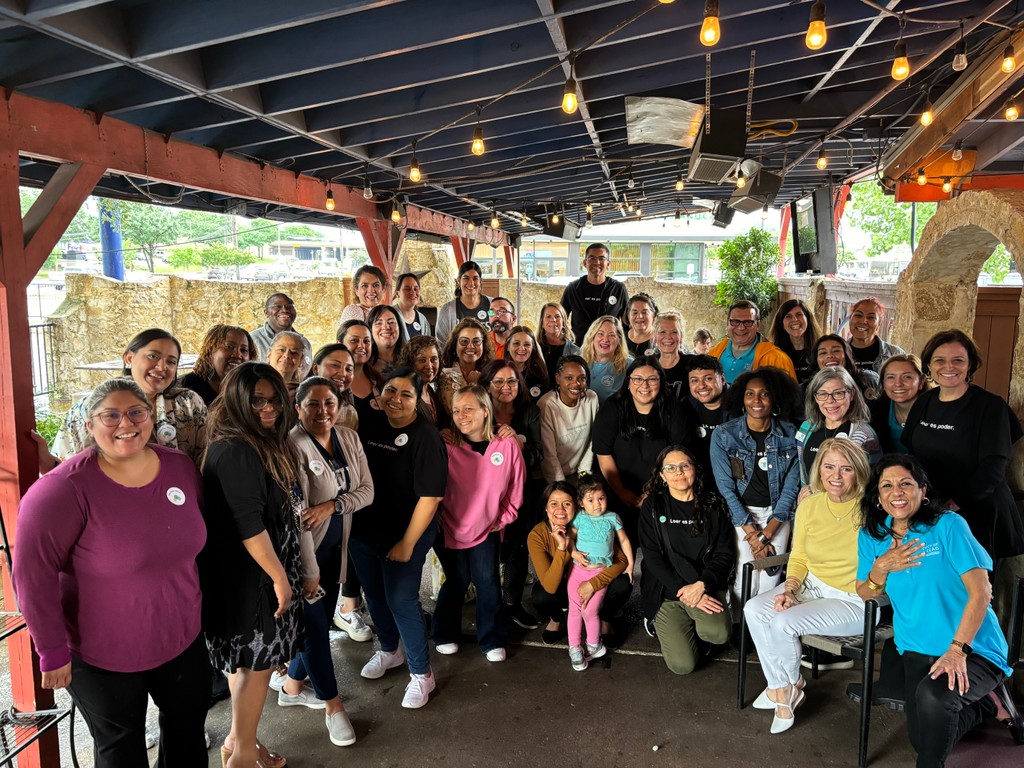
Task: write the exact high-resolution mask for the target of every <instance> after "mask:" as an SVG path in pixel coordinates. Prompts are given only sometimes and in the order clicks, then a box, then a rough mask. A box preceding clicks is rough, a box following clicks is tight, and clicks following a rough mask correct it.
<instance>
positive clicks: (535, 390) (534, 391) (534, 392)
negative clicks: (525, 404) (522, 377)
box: [530, 387, 540, 397]
mask: <svg viewBox="0 0 1024 768" xmlns="http://www.w3.org/2000/svg"><path fill="white" fill-rule="evenodd" d="M530 397H540V387H530Z"/></svg>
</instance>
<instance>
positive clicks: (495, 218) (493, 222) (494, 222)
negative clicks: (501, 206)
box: [491, 213, 501, 229]
mask: <svg viewBox="0 0 1024 768" xmlns="http://www.w3.org/2000/svg"><path fill="white" fill-rule="evenodd" d="M500 226H501V222H500V221H498V214H496V213H492V214H491V229H498V228H499V227H500Z"/></svg>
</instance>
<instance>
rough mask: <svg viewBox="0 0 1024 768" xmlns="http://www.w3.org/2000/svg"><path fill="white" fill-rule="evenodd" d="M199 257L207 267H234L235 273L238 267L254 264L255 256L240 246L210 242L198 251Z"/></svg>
mask: <svg viewBox="0 0 1024 768" xmlns="http://www.w3.org/2000/svg"><path fill="white" fill-rule="evenodd" d="M199 259H200V261H201V262H202V265H203V266H204V267H206V268H207V269H210V268H212V267H234V268H235V273H236V275H237V273H238V268H239V267H244V266H246V265H247V264H254V263H255V262H256V261H258V259H257V257H256V256H254V255H253V254H251V253H249V251H243V250H242V249H241V248H232V247H231V246H230V245H224V244H223V243H211V244H210V245H208V246H207V247H206V248H203V249H201V250H200V251H199Z"/></svg>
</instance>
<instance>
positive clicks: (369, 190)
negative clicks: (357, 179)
mask: <svg viewBox="0 0 1024 768" xmlns="http://www.w3.org/2000/svg"><path fill="white" fill-rule="evenodd" d="M363 179H364V180H363V200H373V187H371V186H370V164H369V163H367V164H366V165H364V166H363Z"/></svg>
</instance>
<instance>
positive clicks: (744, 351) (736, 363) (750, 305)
mask: <svg viewBox="0 0 1024 768" xmlns="http://www.w3.org/2000/svg"><path fill="white" fill-rule="evenodd" d="M726 317H728V327H729V331H728V333H729V338H727V339H723V340H722V341H721V342H719V343H718V344H716V345H715V346H714V347H712V349H711V351H710V352H708V354H709V355H711V356H713V357H717V358H718V359H719V360H721V361H722V370H723V371H725V381H726V383H728V384H732V383H733V382H734V381H735V380H736V377H737V376H739V375H740V374H741V373H744V372H745V371H752V370H755V369H757V368H763V367H765V366H767V365H770V366H774V367H775V368H781V369H782V370H783V371H785V372H786V373H788V374H789V375H790V376H792V377H793V380H794V381H796V369H794V368H793V361H792V360H790V359H789V355H787V354H786V353H785V352H783V351H782V350H781V349H779V348H778V347H777V346H775V345H774V344H772V343H771V342H770V341H767V340H765V339H764V338H762V336H761V334H760V330H761V311H760V310H759V309H758V308H757V304H755V303H754V302H752V301H747V300H746V299H742V300H740V301H735V302H733V303H732V305H731V306H730V307H729V313H728V314H727V315H726Z"/></svg>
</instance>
